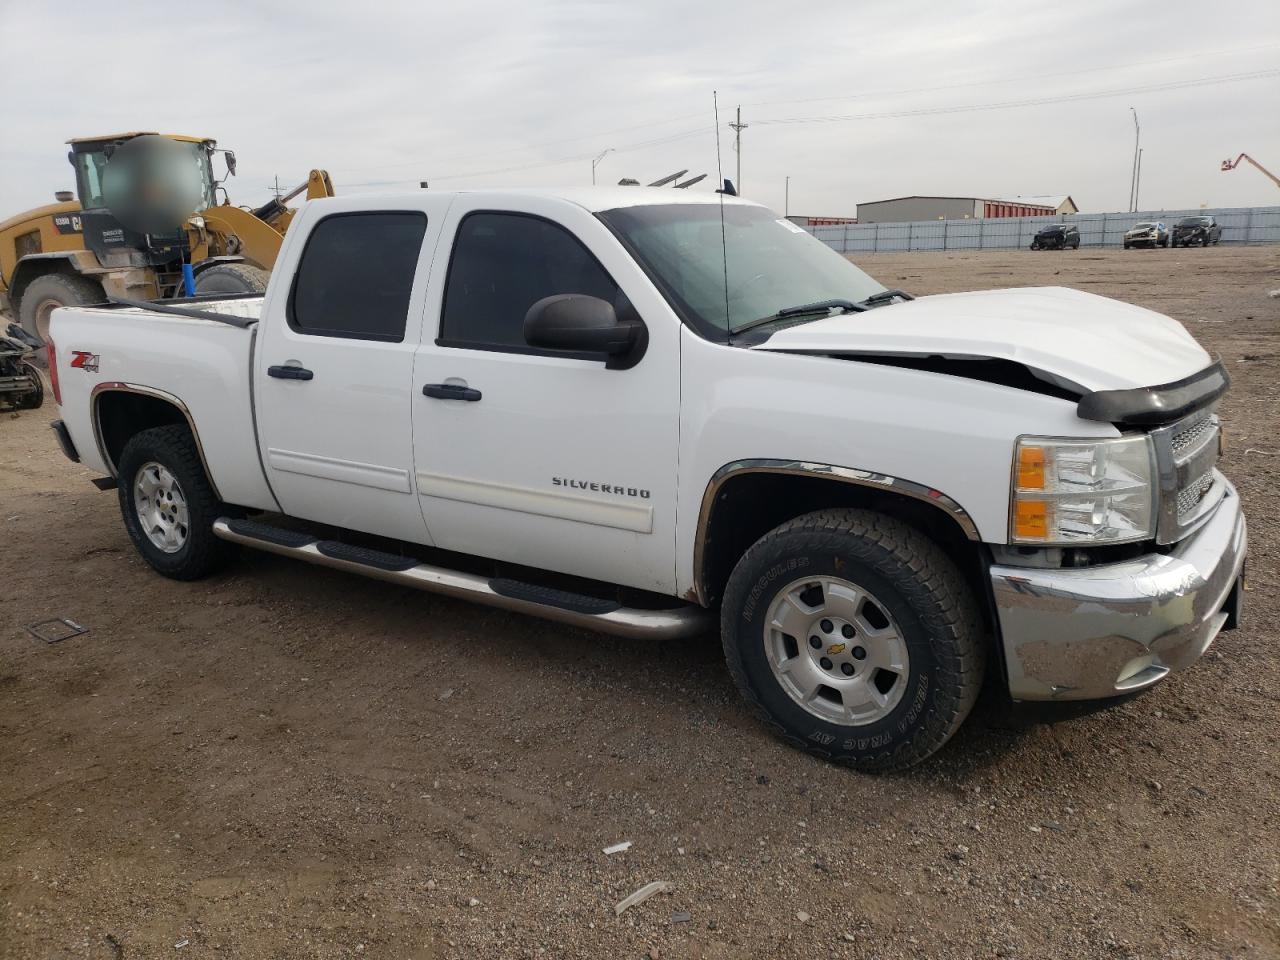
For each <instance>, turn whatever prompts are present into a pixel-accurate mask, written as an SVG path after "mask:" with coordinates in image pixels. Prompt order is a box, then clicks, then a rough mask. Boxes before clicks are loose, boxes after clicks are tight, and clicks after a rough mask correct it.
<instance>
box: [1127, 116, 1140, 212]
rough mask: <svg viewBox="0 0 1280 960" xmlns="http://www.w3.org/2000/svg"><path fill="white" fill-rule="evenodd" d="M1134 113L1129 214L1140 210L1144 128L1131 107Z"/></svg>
mask: <svg viewBox="0 0 1280 960" xmlns="http://www.w3.org/2000/svg"><path fill="white" fill-rule="evenodd" d="M1129 110H1130V111H1131V112H1132V113H1133V172H1132V173H1130V174H1129V212H1130V213H1133V212H1134V211H1135V210H1137V209H1138V149H1139V147H1138V142H1139V140H1140V139H1141V137H1142V128H1141V127H1140V126H1138V111H1137V110H1134V109H1133V107H1130V108H1129Z"/></svg>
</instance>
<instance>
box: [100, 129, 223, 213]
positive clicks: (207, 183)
mask: <svg viewBox="0 0 1280 960" xmlns="http://www.w3.org/2000/svg"><path fill="white" fill-rule="evenodd" d="M178 145H179V146H180V147H182V153H181V154H180V155H182V156H185V157H186V158H187V159H188V161H189V162H190V163H193V164H195V167H196V173H197V176H198V177H199V179H200V196H201V203H200V206H199V207H197V208H196V209H198V210H203V209H204V208H205V207H211V206H213V203H214V197H213V166H212V164H210V162H209V151H207V150H206V149H205V148H204V144H201V143H188V142H186V141H179V142H178ZM107 163H108V160H107V155H106V153H105V152H104V151H103V150H102V149H98V150H93V151H88V152H85V153H79V152H77V153H76V154H75V167H76V187H77V189H78V190H79V193H80V206H81V207H82V208H84V209H85V210H98V209H101V208H103V207H105V206H106V205H107V201H106V199H105V197H104V196H103V192H102V177H103V171H104V170H105V169H106V167H107Z"/></svg>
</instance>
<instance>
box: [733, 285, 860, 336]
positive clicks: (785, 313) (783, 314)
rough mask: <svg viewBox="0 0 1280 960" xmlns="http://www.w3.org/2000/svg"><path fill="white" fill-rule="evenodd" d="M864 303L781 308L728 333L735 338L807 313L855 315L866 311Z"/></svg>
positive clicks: (833, 302)
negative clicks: (768, 324) (778, 321)
mask: <svg viewBox="0 0 1280 960" xmlns="http://www.w3.org/2000/svg"><path fill="white" fill-rule="evenodd" d="M877 296H878V294H877ZM865 303H866V301H863V303H854V302H853V301H852V300H819V301H817V302H816V303H802V304H800V305H799V306H795V307H783V308H782V309H781V310H779V311H778V312H777V313H773V314H770V315H769V316H767V317H757V318H756V319H755V320H748V321H747V322H746V323H740V324H738V325H737V326H736V327H730V328H729V333H730V334H732V335H733V336H737V335H738V334H740V333H746V332H747V331H748V330H754V329H755V328H756V327H763V326H764V325H765V324H766V323H773V322H774V321H775V320H785V319H786V318H787V317H800V316H804V315H805V314H807V313H830V312H831V311H832V310H838V311H840V312H841V313H856V312H859V311H862V310H866V309H867V307H866V306H865V305H864V304H865Z"/></svg>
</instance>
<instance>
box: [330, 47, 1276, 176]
mask: <svg viewBox="0 0 1280 960" xmlns="http://www.w3.org/2000/svg"><path fill="white" fill-rule="evenodd" d="M1275 76H1280V70H1276V69H1271V70H1259V71H1253V72H1250V73H1240V74H1227V75H1224V76H1217V77H1198V78H1194V79H1188V80H1172V81H1166V82H1163V83H1155V84H1144V85H1136V86H1131V87H1123V88H1116V89H1112V90H1099V91H1092V92H1086V93H1072V94H1062V95H1057V96H1046V97H1030V98H1024V99H1019V100H1000V101H992V102H987V103H973V104H957V105H951V106H938V107H920V108H916V109H911V110H896V111H880V112H875V113H861V114H839V115H826V116H811V117H773V118H764V119H756V120H754V121H753V123H755V124H757V125H760V126H775V125H778V124H806V123H842V122H848V121H856V120H899V119H908V118H911V117H925V116H938V115H944V114H951V113H973V112H979V111H995V110H1010V109H1017V108H1021V107H1033V106H1046V105H1049V104H1056V103H1075V102H1081V101H1088V100H1099V99H1105V98H1107V97H1120V96H1129V95H1132V94H1136V93H1156V92H1162V91H1167V90H1182V89H1188V88H1192V87H1201V86H1213V85H1217V84H1223V83H1242V82H1246V81H1250V80H1262V79H1267V78H1270V77H1275ZM784 102H785V101H784ZM695 116H696V115H695ZM674 121H675V118H673V120H671V121H658V122H656V123H649V124H637V125H636V126H633V127H631V128H623V129H633V130H634V129H641V128H644V127H648V126H656V125H658V124H659V123H666V122H674ZM739 122H740V121H739ZM726 126H728V127H729V128H730V129H734V131H735V133H736V134H737V136H738V137H739V138H740V137H741V130H738V129H736V126H737V125H736V124H735V123H729V124H726ZM742 126H743V127H744V128H745V126H746V124H742ZM706 132H707V131H706V128H705V127H699V128H696V129H691V130H684V131H681V132H679V133H675V134H669V135H665V136H661V137H656V138H653V139H649V140H641V141H637V142H635V143H630V144H626V145H624V146H620V147H617V148H615V150H614V152H615V153H628V152H632V151H635V150H643V149H647V148H649V147H656V146H664V145H666V144H669V143H676V142H679V141H681V140H686V139H689V138H691V137H696V136H701V135H704V134H706ZM598 136H601V135H596V134H593V135H591V136H583V137H576V138H571V139H570V140H565V141H557V142H573V141H576V140H588V139H596V138H598ZM529 149H533V148H529ZM484 155H487V154H482V155H481V156H484ZM595 156H596V151H594V150H592V151H590V152H586V153H575V154H573V155H570V156H563V157H559V158H556V159H552V160H541V161H534V162H531V163H522V164H515V165H511V166H504V167H494V168H490V169H486V170H474V171H466V172H457V173H449V174H443V175H432V176H430V177H428V178H427V179H429V180H431V181H432V182H435V181H447V180H463V179H468V178H471V177H485V176H494V175H497V174H505V173H519V172H522V171H525V170H536V169H542V168H546V167H556V166H561V165H563V164H568V163H581V162H583V161H584V160H590V159H592V158H593V157H595ZM740 160H741V156H740V155H739V161H740ZM402 166H414V167H419V168H420V167H421V166H422V163H421V162H414V163H412V164H392V165H390V166H389V167H385V168H384V167H378V168H376V169H391V168H394V167H402ZM365 169H370V168H365ZM418 179H419V178H415V179H414V180H413V182H414V183H417V182H418ZM739 179H741V173H740V172H739ZM407 182H409V181H408V180H403V181H402V180H374V181H366V182H363V183H351V184H348V186H352V187H376V186H392V185H395V184H398V183H407Z"/></svg>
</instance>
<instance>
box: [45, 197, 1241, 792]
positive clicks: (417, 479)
mask: <svg viewBox="0 0 1280 960" xmlns="http://www.w3.org/2000/svg"><path fill="white" fill-rule="evenodd" d="M672 194H673V192H672V191H669V190H668V191H663V190H656V189H643V188H621V189H599V190H597V189H589V190H580V191H561V192H538V191H511V192H496V191H495V192H460V193H435V192H427V191H423V192H420V193H415V194H411V195H405V196H394V197H379V198H369V197H347V198H340V199H328V200H319V201H315V202H312V203H309V204H307V205H306V207H305V208H304V209H303V210H302V211H301V212H300V213H299V215H298V217H297V220H296V221H295V222H294V224H293V228H292V229H291V230H290V231H289V233H288V235H287V236H286V238H285V242H284V247H283V250H282V251H281V255H280V258H279V261H278V263H277V265H276V269H275V273H274V274H273V276H272V278H271V283H270V286H269V288H268V289H267V291H266V293H265V295H261V296H255V297H243V298H232V299H223V300H219V301H213V302H210V301H195V302H187V303H185V304H181V305H178V306H163V305H155V306H154V307H153V308H152V309H139V308H137V307H129V306H121V305H119V304H113V305H106V306H103V307H82V308H66V309H61V310H58V311H57V312H56V313H55V314H54V315H53V318H52V339H53V341H54V343H55V344H56V346H53V347H51V348H50V352H51V354H53V357H54V358H53V360H52V361H51V363H50V370H51V373H53V374H54V375H55V376H54V382H55V393H56V399H57V402H58V403H59V405H60V407H61V417H62V419H61V420H60V421H59V422H57V423H55V424H54V428H55V431H56V433H57V435H58V437H59V440H60V442H61V444H62V446H63V449H64V450H65V452H66V453H67V455H68V456H70V457H71V458H72V459H73V460H79V461H80V462H82V463H83V464H85V465H86V466H88V467H89V468H91V469H92V470H94V471H97V472H100V473H102V474H104V475H107V476H105V477H104V478H103V479H101V480H100V481H98V482H99V485H100V486H102V487H104V488H109V487H111V486H117V487H118V490H119V500H120V508H121V511H122V513H123V515H124V523H125V527H126V529H127V530H128V533H129V536H130V537H131V538H132V540H133V542H134V543H135V545H136V546H137V549H138V550H139V552H140V553H141V554H142V555H143V557H144V558H145V559H146V560H147V561H148V562H149V563H150V564H151V565H152V566H153V567H154V568H155V569H156V570H157V571H159V572H160V573H162V574H165V575H166V576H170V577H175V578H179V579H189V578H195V577H200V576H203V575H205V574H207V573H209V572H211V571H212V570H214V569H216V568H217V567H218V566H220V565H221V564H222V563H223V562H224V561H226V560H227V559H228V557H229V556H230V555H231V553H232V552H233V549H234V546H235V545H244V546H249V547H253V548H256V549H261V550H267V551H271V552H273V553H277V554H282V555H285V556H290V557H295V558H297V559H299V560H304V561H307V562H309V563H315V564H321V565H324V566H329V567H335V568H338V569H340V570H345V571H350V572H354V573H360V574H364V575H367V576H372V577H377V578H379V579H382V580H389V581H392V582H394V583H399V584H404V585H407V586H411V587H417V588H420V589H423V590H428V591H435V592H439V593H445V594H450V595H453V596H461V597H468V598H472V599H474V600H478V601H480V602H482V603H488V604H492V605H495V606H499V607H504V608H507V609H510V610H516V611H520V612H522V613H527V614H532V615H535V616H542V617H549V618H552V619H555V620H558V621H562V622H565V623H569V624H574V625H577V626H583V627H587V628H591V629H595V630H600V631H605V632H610V633H615V634H621V635H625V636H631V637H654V638H679V637H689V636H693V635H697V634H699V633H702V632H705V631H709V630H711V629H714V624H715V621H716V619H717V618H718V621H719V630H720V634H721V636H722V639H723V644H724V650H725V654H726V657H727V660H728V665H729V670H730V672H731V673H732V676H733V678H734V680H735V681H736V682H737V684H738V686H739V687H740V688H741V690H742V692H743V694H744V695H745V696H746V698H747V699H748V700H749V701H750V702H751V703H752V704H753V705H754V706H755V707H756V708H757V709H758V712H759V713H760V715H761V716H762V717H763V718H764V719H765V720H766V721H767V722H769V723H770V724H771V725H772V727H774V728H775V729H776V730H777V731H778V732H779V733H780V734H782V735H783V736H784V737H786V738H787V739H788V740H790V741H792V742H793V743H795V744H796V745H798V746H802V747H804V748H806V749H809V750H811V751H814V752H816V753H819V754H822V755H825V756H829V757H832V758H835V759H839V760H842V761H845V762H848V763H851V764H853V765H855V766H857V767H859V768H861V769H868V770H873V769H888V768H893V767H902V766H906V765H908V764H911V763H913V762H917V761H919V760H921V759H922V758H924V757H926V756H928V755H929V754H930V753H932V752H933V751H935V750H937V749H938V748H939V747H940V746H941V745H942V744H943V743H944V742H946V740H947V739H948V738H949V737H950V736H951V735H952V734H953V733H954V732H955V730H956V729H957V728H958V727H959V725H960V724H961V722H962V721H963V720H964V719H965V716H966V715H967V714H968V712H969V710H970V708H971V707H972V706H973V703H974V700H975V698H976V697H977V695H978V690H979V687H980V686H981V684H982V681H983V677H984V674H991V675H992V680H993V682H994V685H996V686H997V687H1003V688H1005V689H1007V691H1008V694H1009V696H1010V697H1011V698H1012V699H1013V700H1014V701H1035V700H1097V699H1104V698H1110V697H1116V696H1120V695H1123V694H1126V693H1129V692H1132V691H1137V690H1140V689H1143V688H1145V687H1149V686H1151V685H1152V684H1154V683H1156V682H1157V681H1159V680H1160V679H1161V678H1162V677H1164V676H1166V675H1167V674H1168V673H1169V672H1170V671H1173V670H1177V669H1180V668H1182V667H1186V666H1187V665H1189V664H1191V663H1192V662H1193V661H1194V660H1196V658H1197V657H1199V656H1200V654H1201V653H1202V652H1203V651H1204V650H1205V649H1206V648H1207V647H1208V645H1209V644H1210V643H1211V642H1212V641H1213V639H1214V637H1215V636H1216V635H1217V634H1218V632H1219V630H1221V629H1222V628H1223V627H1224V626H1226V627H1230V626H1234V624H1235V622H1236V620H1237V618H1238V614H1239V605H1240V597H1241V588H1240V584H1241V578H1242V575H1243V569H1244V562H1245V521H1244V517H1243V515H1242V513H1241V509H1240V500H1239V497H1238V495H1237V493H1236V491H1235V489H1234V488H1233V487H1232V485H1231V484H1230V483H1229V482H1228V481H1227V479H1226V478H1225V477H1224V476H1223V475H1222V474H1221V473H1220V472H1219V471H1218V470H1217V466H1216V464H1217V461H1218V456H1219V445H1220V434H1219V420H1218V417H1217V415H1216V414H1215V412H1214V408H1215V403H1216V402H1217V400H1218V398H1219V397H1220V396H1221V394H1222V393H1223V391H1224V390H1225V389H1226V386H1227V377H1226V374H1225V372H1224V370H1223V367H1222V365H1221V364H1220V363H1217V362H1214V360H1213V359H1212V358H1210V357H1209V356H1208V355H1207V354H1206V353H1205V351H1204V350H1203V349H1201V347H1200V346H1199V345H1198V344H1197V343H1196V341H1195V340H1194V339H1193V338H1192V337H1191V336H1190V334H1188V333H1187V331H1186V330H1185V329H1184V328H1183V327H1182V326H1181V325H1179V324H1178V323H1176V322H1175V321H1173V320H1171V319H1169V318H1167V317H1164V316H1161V315H1159V314H1156V313H1153V312H1151V311H1149V310H1145V309H1140V308H1138V307H1134V306H1130V305H1127V304H1123V303H1119V302H1116V301H1114V300H1108V299H1104V298H1102V297H1098V296H1094V295H1091V294H1087V293H1080V292H1077V291H1074V290H1068V289H1061V288H1041V289H1016V290H1001V291H995V292H990V293H961V294H952V295H945V296H930V297H921V298H920V299H913V298H911V297H910V296H909V295H907V294H905V293H901V292H898V291H891V290H886V289H885V288H884V287H883V286H882V285H881V284H880V283H878V282H876V281H875V280H873V279H872V278H871V277H869V276H868V275H867V274H865V273H864V272H862V270H860V269H859V268H858V267H856V266H855V265H854V264H852V263H850V262H848V261H847V260H846V259H845V258H843V257H841V256H839V255H838V254H836V253H834V252H833V251H831V250H829V249H828V248H827V247H825V246H824V245H823V244H822V243H820V242H819V241H818V240H816V239H814V238H813V237H811V236H809V235H808V234H806V233H804V232H803V231H801V230H799V229H798V228H796V227H795V226H794V225H792V224H791V223H789V222H788V221H786V220H780V219H778V218H777V216H776V215H775V214H774V213H771V212H769V211H768V210H767V209H765V208H764V207H761V206H759V205H756V204H752V203H748V202H744V201H742V200H740V199H736V198H733V197H724V196H717V195H714V194H707V195H705V196H701V197H699V196H685V195H677V196H675V197H673V195H672ZM318 615H320V614H319V613H318Z"/></svg>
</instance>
